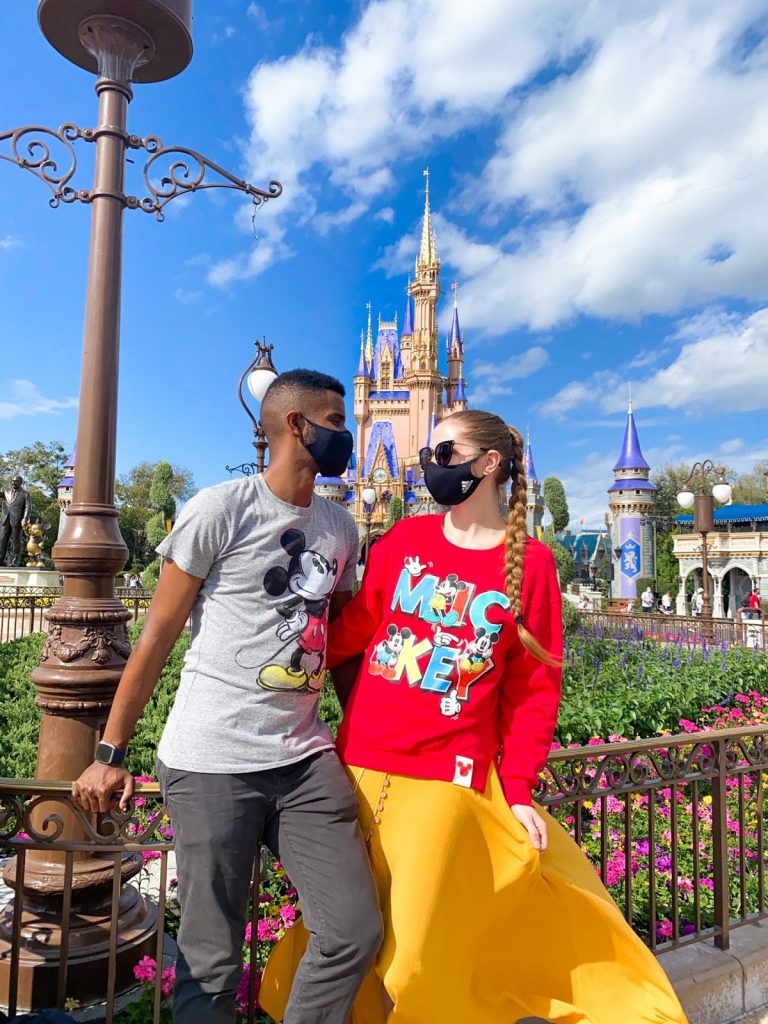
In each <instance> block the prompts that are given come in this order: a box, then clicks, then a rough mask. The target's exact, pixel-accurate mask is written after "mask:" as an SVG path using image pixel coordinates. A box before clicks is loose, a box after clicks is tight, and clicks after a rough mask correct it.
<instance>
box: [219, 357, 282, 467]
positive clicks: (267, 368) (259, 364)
mask: <svg viewBox="0 0 768 1024" xmlns="http://www.w3.org/2000/svg"><path fill="white" fill-rule="evenodd" d="M254 345H255V346H256V355H255V356H254V358H253V359H252V360H251V362H250V363H249V364H248V366H247V367H246V368H245V370H244V371H243V374H242V376H241V377H240V382H239V384H238V385H237V394H238V397H239V399H240V405H242V407H243V408H244V409H245V411H246V413H247V415H248V418H249V419H250V421H251V423H252V424H253V441H252V442H251V443H252V444H253V447H254V448H255V449H256V462H243V463H241V464H240V465H239V466H226V467H225V469H226V470H227V472H228V473H243V474H244V475H245V476H251V475H252V474H253V473H254V472H255V473H263V472H264V461H265V456H266V452H267V448H268V447H269V442H268V441H267V435H266V433H265V432H264V428H263V427H262V425H261V420H260V419H257V418H256V417H255V416H254V414H253V413H252V412H251V410H250V408H249V407H248V403H247V402H246V400H245V396H244V395H243V384H245V386H246V387H247V389H248V391H249V393H250V395H251V397H252V398H253V399H254V400H255V401H256V402H258V403H259V405H261V403H262V402H263V401H264V396H265V395H266V393H267V389H268V388H269V385H270V384H271V383H272V381H273V380H275V379H276V377H277V370H276V369H275V367H274V365H273V363H272V349H273V346H272V345H267V339H266V338H264V340H263V341H255V342H254Z"/></svg>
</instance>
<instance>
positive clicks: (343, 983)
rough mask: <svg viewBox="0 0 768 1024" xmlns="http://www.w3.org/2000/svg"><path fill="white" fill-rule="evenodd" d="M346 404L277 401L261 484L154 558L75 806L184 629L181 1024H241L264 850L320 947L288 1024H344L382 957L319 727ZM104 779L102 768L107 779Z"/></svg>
mask: <svg viewBox="0 0 768 1024" xmlns="http://www.w3.org/2000/svg"><path fill="white" fill-rule="evenodd" d="M343 396H344V388H343V386H342V385H341V384H340V383H339V382H338V381H337V380H335V379H334V378H333V377H328V376H326V375H325V374H320V373H314V372H312V371H308V370H294V371H292V372H291V373H285V374H282V375H281V376H280V377H278V378H277V379H276V380H275V381H274V383H273V384H272V385H271V387H270V388H269V390H268V392H267V394H266V396H265V398H264V401H263V403H262V409H261V421H262V424H263V426H264V429H265V431H266V434H267V438H268V440H269V444H270V452H271V456H270V463H269V468H268V469H267V470H266V472H265V473H264V474H263V475H262V476H254V477H246V478H244V479H241V480H237V481H230V482H228V483H225V484H220V485H218V486H216V487H211V488H208V489H207V490H204V491H201V492H200V493H199V494H197V495H196V496H195V497H194V498H192V499H191V501H189V502H188V503H187V505H186V506H185V507H184V510H183V512H182V514H181V515H180V517H179V519H178V520H177V522H176V525H175V527H174V529H173V532H172V533H171V534H170V536H169V537H167V538H166V539H165V540H164V541H163V542H162V543H161V544H160V546H159V548H158V551H159V552H160V554H161V555H163V557H164V559H165V564H164V566H163V570H162V573H161V575H160V581H159V583H158V587H157V592H156V594H155V597H154V599H153V601H152V606H151V609H150V612H149V615H148V616H147V621H146V623H145V626H144V629H143V631H142V633H141V637H140V639H139V642H138V643H137V645H136V649H135V650H134V651H133V653H132V655H131V657H130V658H129V660H128V663H127V665H126V667H125V671H124V673H123V677H122V680H121V682H120V686H119V688H118V690H117V693H116V695H115V700H114V703H113V706H112V710H111V712H110V716H109V720H108V722H107V725H106V728H105V731H104V740H105V741H106V742H105V743H103V744H100V745H99V749H98V751H97V763H95V764H93V765H91V767H90V768H88V769H87V771H86V772H84V774H83V775H82V776H81V777H80V779H79V780H78V781H77V783H76V784H75V787H74V790H73V793H74V795H75V799H76V800H77V802H78V804H79V805H80V806H81V807H83V808H84V809H86V810H89V811H94V812H95V811H102V812H103V811H105V810H107V809H108V807H109V806H110V804H111V794H112V793H114V792H115V791H116V790H119V789H121V790H122V791H123V792H122V797H121V800H120V803H121V805H122V806H123V807H124V806H125V805H126V804H127V802H128V800H129V799H130V796H131V794H132V792H133V780H132V778H131V777H130V776H129V775H128V774H127V773H126V772H124V771H123V770H122V769H121V768H119V767H116V766H115V762H116V761H119V760H121V759H122V757H123V756H124V752H125V749H126V747H127V744H128V741H129V739H130V737H131V734H132V732H133V729H134V727H135V724H136V721H137V719H138V718H139V715H140V714H141V710H142V708H143V707H144V705H145V703H146V701H147V700H148V698H149V696H150V695H151V693H152V690H153V689H154V686H155V683H156V681H157V679H158V676H159V675H160V671H161V669H162V667H163V663H164V662H165V659H166V657H167V655H168V653H169V651H170V650H171V648H172V646H173V644H174V642H175V640H176V638H177V637H178V635H179V633H180V632H181V630H182V628H183V626H184V623H185V621H186V619H187V616H188V615H189V613H190V611H191V612H192V645H191V648H190V651H189V653H188V655H187V657H186V661H185V667H184V670H183V672H182V677H181V684H180V686H179V691H178V695H177V697H176V700H175V703H174V706H173V708H172V710H171V713H170V715H169V718H168V721H167V723H166V726H165V730H164V732H163V736H162V739H161V741H160V746H159V750H158V774H159V778H160V783H161V787H162V790H163V798H164V800H165V803H166V806H167V808H168V811H169V814H170V816H171V821H172V824H173V829H174V835H175V840H176V857H177V874H178V879H179V896H180V900H181V906H182V916H181V928H180V931H179V939H178V944H179V960H178V964H177V973H176V977H177V982H176V991H175V995H174V1020H175V1021H176V1024H231V1022H233V1021H234V1019H235V1010H234V1005H235V992H236V989H237V985H238V983H239V981H240V976H241V972H242V961H241V948H242V943H243V934H244V930H245V908H246V902H247V898H248V889H249V882H250V876H251V868H252V864H253V860H254V857H255V855H256V854H257V852H258V850H259V847H260V844H261V843H262V842H264V843H265V844H266V845H267V846H268V847H269V848H270V849H271V850H272V852H273V853H274V854H275V856H276V857H278V858H279V860H280V861H282V863H283V865H284V866H285V868H286V870H287V872H288V874H289V876H290V878H291V880H292V882H293V883H294V885H295V886H296V888H297V889H298V891H299V897H300V900H301V905H302V910H303V914H304V921H305V924H306V925H307V927H308V929H309V931H310V933H311V940H310V943H309V946H308V948H307V952H306V953H305V955H304V958H303V960H302V962H301V965H300V967H299V971H298V973H297V979H296V983H295V985H294V988H293V991H292V994H291V998H290V1001H289V1003H288V1007H287V1010H286V1015H285V1022H286V1024H344V1022H345V1021H346V1020H347V1016H348V1014H349V1010H350V1007H351V1006H352V1002H353V1000H354V997H355V993H356V992H357V989H358V987H359V985H360V983H361V981H362V979H363V977H364V975H365V973H366V971H367V969H368V967H369V966H370V964H371V963H372V961H373V958H374V956H375V953H376V951H377V949H378V946H379V943H380V941H381V935H382V932H381V918H380V914H379V911H378V907H377V903H376V894H375V891H374V887H373V881H372V877H371V874H370V869H369V865H368V860H367V855H366V852H365V847H364V845H363V842H362V839H361V837H360V833H359V831H358V827H357V801H356V799H355V796H354V794H353V792H352V789H351V787H350V785H349V783H348V781H347V777H346V775H345V773H344V770H343V769H342V767H341V764H340V763H339V761H338V759H337V756H336V753H335V750H334V747H333V741H332V739H331V735H330V733H329V731H328V729H327V727H326V726H325V725H324V724H322V723H321V722H320V721H319V719H318V715H317V706H318V691H319V690H320V687H321V686H322V682H323V677H324V668H325V634H326V624H327V621H328V616H329V612H330V615H331V617H332V616H333V615H334V614H335V613H337V612H338V611H339V610H340V609H341V607H342V606H343V605H344V604H345V603H346V601H347V600H348V599H349V598H350V596H351V588H352V582H353V579H354V573H355V562H356V559H357V543H358V541H357V530H356V528H355V525H354V522H353V520H352V518H351V516H350V515H349V514H348V513H347V512H345V511H344V510H343V509H340V508H339V507H338V506H335V505H333V504H331V503H330V502H327V501H324V500H323V499H320V498H318V497H317V496H315V495H313V493H312V489H313V485H314V480H315V476H316V474H317V473H318V472H319V473H321V474H323V475H327V476H337V475H338V474H340V473H342V472H343V471H344V469H345V467H346V465H347V462H348V460H349V456H350V454H351V452H352V435H351V434H350V433H349V431H347V430H346V429H345V412H344V401H343ZM98 761H102V762H106V763H98Z"/></svg>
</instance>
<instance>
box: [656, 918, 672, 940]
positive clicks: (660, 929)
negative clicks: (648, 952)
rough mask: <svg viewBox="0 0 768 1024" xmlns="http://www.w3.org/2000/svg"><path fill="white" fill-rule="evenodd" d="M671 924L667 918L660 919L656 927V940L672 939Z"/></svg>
mask: <svg viewBox="0 0 768 1024" xmlns="http://www.w3.org/2000/svg"><path fill="white" fill-rule="evenodd" d="M672 931H673V928H672V922H671V921H670V920H669V918H666V917H662V919H661V920H660V921H659V922H658V924H657V925H656V938H657V939H670V938H672Z"/></svg>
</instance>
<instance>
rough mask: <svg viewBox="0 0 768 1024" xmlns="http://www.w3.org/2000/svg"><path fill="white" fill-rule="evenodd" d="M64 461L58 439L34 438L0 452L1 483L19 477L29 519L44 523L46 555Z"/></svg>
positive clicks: (54, 527) (55, 518)
mask: <svg viewBox="0 0 768 1024" xmlns="http://www.w3.org/2000/svg"><path fill="white" fill-rule="evenodd" d="M66 461H67V451H66V449H65V448H64V446H63V445H62V444H61V442H60V441H49V442H48V443H45V442H44V441H35V442H33V444H30V445H26V446H25V447H24V448H17V449H13V450H11V451H7V452H5V454H3V455H0V482H2V484H3V485H4V486H5V485H6V484H7V483H9V482H10V480H11V479H12V478H13V477H14V476H20V477H21V478H22V479H23V480H24V486H25V487H26V489H27V490H28V491H29V498H30V503H31V505H32V519H33V520H39V521H40V522H41V523H47V524H48V527H47V529H46V531H45V543H44V547H45V553H46V555H50V552H51V547H52V546H53V544H54V543H55V541H56V537H57V535H58V531H59V515H60V510H59V503H58V487H59V481H60V480H61V478H62V476H63V475H64V465H65V463H66Z"/></svg>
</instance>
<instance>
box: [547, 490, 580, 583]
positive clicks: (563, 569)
mask: <svg viewBox="0 0 768 1024" xmlns="http://www.w3.org/2000/svg"><path fill="white" fill-rule="evenodd" d="M558 483H559V481H558ZM553 527H554V523H550V525H549V526H548V527H547V528H546V530H544V532H543V533H542V535H541V540H542V542H543V543H544V544H546V545H547V547H548V548H551V549H552V554H553V555H554V556H555V565H556V566H557V575H558V577H559V579H560V589H561V590H565V589H566V587H567V586H568V584H569V583H571V582H573V575H574V572H575V569H576V566H575V565H574V561H573V556H572V555H571V553H570V551H566V549H565V548H564V547H563V545H562V544H561V543H560V541H559V540H558V539H557V537H555V531H554V529H553Z"/></svg>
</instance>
